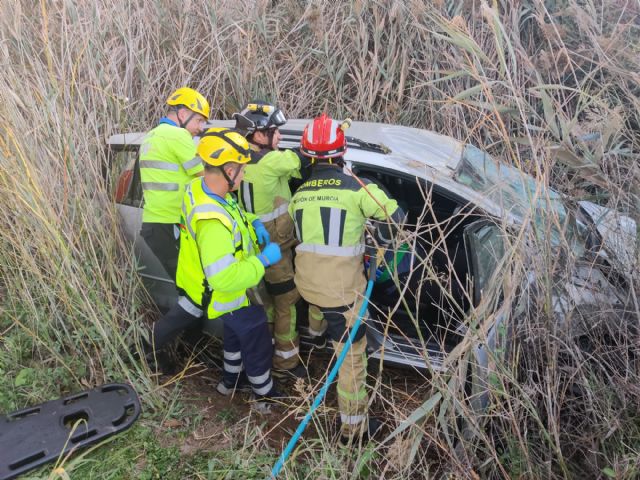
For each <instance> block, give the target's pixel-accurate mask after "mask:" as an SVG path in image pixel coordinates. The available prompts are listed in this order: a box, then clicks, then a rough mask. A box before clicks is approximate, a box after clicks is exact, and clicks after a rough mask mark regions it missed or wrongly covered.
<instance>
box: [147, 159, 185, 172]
mask: <svg viewBox="0 0 640 480" xmlns="http://www.w3.org/2000/svg"><path fill="white" fill-rule="evenodd" d="M140 168H154V169H156V170H169V171H171V172H177V171H179V170H180V167H179V166H178V165H176V164H175V163H171V162H163V161H162V160H140Z"/></svg>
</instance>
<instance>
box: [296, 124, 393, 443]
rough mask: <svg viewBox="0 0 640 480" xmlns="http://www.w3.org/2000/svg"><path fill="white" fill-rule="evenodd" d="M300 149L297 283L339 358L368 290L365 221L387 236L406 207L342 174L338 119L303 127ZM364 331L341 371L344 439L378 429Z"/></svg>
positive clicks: (312, 319) (313, 327)
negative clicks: (302, 176) (307, 164)
mask: <svg viewBox="0 0 640 480" xmlns="http://www.w3.org/2000/svg"><path fill="white" fill-rule="evenodd" d="M300 150H301V152H302V153H303V155H306V156H308V157H310V158H311V159H312V173H311V177H310V178H309V179H308V180H307V181H306V182H305V183H303V184H302V186H301V187H300V188H299V189H298V190H297V191H296V193H295V194H294V195H293V198H292V200H291V204H290V207H289V213H290V215H291V217H292V218H293V220H294V223H295V228H296V234H297V236H298V239H299V240H300V242H301V243H300V244H299V245H298V246H297V247H296V257H295V267H296V271H295V284H296V286H297V288H298V291H299V292H300V294H301V295H302V297H303V298H304V299H305V300H306V301H308V302H309V304H310V312H309V326H310V331H311V332H312V333H315V334H316V335H318V334H321V333H323V332H324V331H325V330H326V331H327V333H328V336H329V338H330V339H331V341H332V342H333V346H334V349H335V351H336V355H339V354H340V351H341V349H342V347H343V345H344V342H345V341H346V340H347V338H348V336H349V332H350V328H351V326H352V325H353V323H354V322H355V319H356V317H357V314H358V311H359V309H360V307H361V305H362V300H363V294H364V291H365V287H366V278H365V274H364V268H363V254H364V243H363V235H364V228H365V222H366V221H367V219H373V220H377V221H378V227H377V229H378V231H377V235H378V237H379V238H382V239H386V240H387V241H390V240H391V236H392V234H393V233H394V231H393V223H396V224H397V223H400V222H401V221H402V220H403V218H404V212H403V211H402V209H401V208H399V207H398V204H397V203H396V201H395V200H392V199H390V198H388V197H387V195H386V194H385V193H384V192H383V191H382V190H381V189H380V188H379V187H378V186H377V185H375V184H373V183H369V182H367V181H366V180H365V181H364V182H363V183H360V182H359V181H358V180H357V179H356V178H354V177H352V176H349V175H346V174H345V173H343V170H342V166H343V155H344V152H345V151H346V139H345V136H344V132H343V129H342V128H341V126H340V123H339V122H337V121H335V120H332V119H331V118H329V117H327V116H326V115H325V114H323V115H322V116H320V117H318V118H316V119H315V120H314V121H313V122H312V123H310V124H309V125H307V127H306V128H305V130H304V133H303V135H302V140H301V149H300ZM390 220H392V222H390ZM365 333H366V327H365V325H364V324H363V325H362V326H361V327H360V329H359V330H358V334H357V335H356V337H355V339H354V342H353V346H352V347H351V350H350V351H349V353H348V354H347V357H346V359H345V361H344V363H343V364H342V366H341V368H340V371H339V373H338V386H337V389H338V406H339V409H340V419H341V433H342V440H343V441H345V442H347V441H350V440H351V439H354V438H361V437H367V436H370V435H373V433H375V431H376V430H377V429H378V428H379V426H380V422H379V421H378V420H377V419H375V418H368V415H367V406H368V394H367V390H366V388H365V380H366V366H367V359H366V336H365Z"/></svg>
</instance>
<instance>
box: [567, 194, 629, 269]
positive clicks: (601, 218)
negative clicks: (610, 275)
mask: <svg viewBox="0 0 640 480" xmlns="http://www.w3.org/2000/svg"><path fill="white" fill-rule="evenodd" d="M578 204H579V205H580V207H582V209H583V211H584V212H585V213H586V214H587V215H589V217H590V218H591V219H592V220H593V223H594V225H595V227H596V229H597V230H598V233H599V234H600V236H601V237H602V243H603V246H604V248H605V252H603V253H604V255H605V256H606V257H607V258H609V259H610V260H611V261H612V262H614V263H615V266H616V267H617V269H619V270H620V271H621V272H622V273H625V274H627V275H631V276H634V277H638V272H637V269H636V268H635V267H636V264H637V263H638V259H637V257H636V243H637V235H638V233H637V225H636V222H635V221H634V220H633V219H632V218H629V217H627V216H626V215H622V214H621V213H620V212H617V211H615V210H611V209H610V208H606V207H603V206H601V205H596V204H595V203H592V202H587V201H581V202H578Z"/></svg>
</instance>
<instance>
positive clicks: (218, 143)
mask: <svg viewBox="0 0 640 480" xmlns="http://www.w3.org/2000/svg"><path fill="white" fill-rule="evenodd" d="M250 154H251V150H250V149H249V143H248V142H247V139H246V138H244V136H243V135H241V134H240V133H238V132H236V131H235V130H231V129H229V128H217V127H216V128H209V129H208V130H207V131H206V132H204V133H203V134H202V136H201V137H200V143H199V144H198V155H199V156H200V158H202V160H203V161H204V162H205V163H206V164H208V165H213V166H214V167H220V166H222V165H224V164H225V163H227V162H233V163H249V161H250V160H251V156H250Z"/></svg>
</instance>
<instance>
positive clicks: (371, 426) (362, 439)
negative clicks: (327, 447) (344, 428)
mask: <svg viewBox="0 0 640 480" xmlns="http://www.w3.org/2000/svg"><path fill="white" fill-rule="evenodd" d="M381 428H382V421H381V420H380V419H379V418H376V417H369V422H368V424H367V429H366V430H365V431H363V432H362V433H361V434H354V435H352V436H347V435H340V443H341V444H342V445H344V446H349V445H355V444H357V443H367V442H369V440H372V439H373V437H375V435H376V434H377V433H378V432H379V431H380V429H381Z"/></svg>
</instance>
